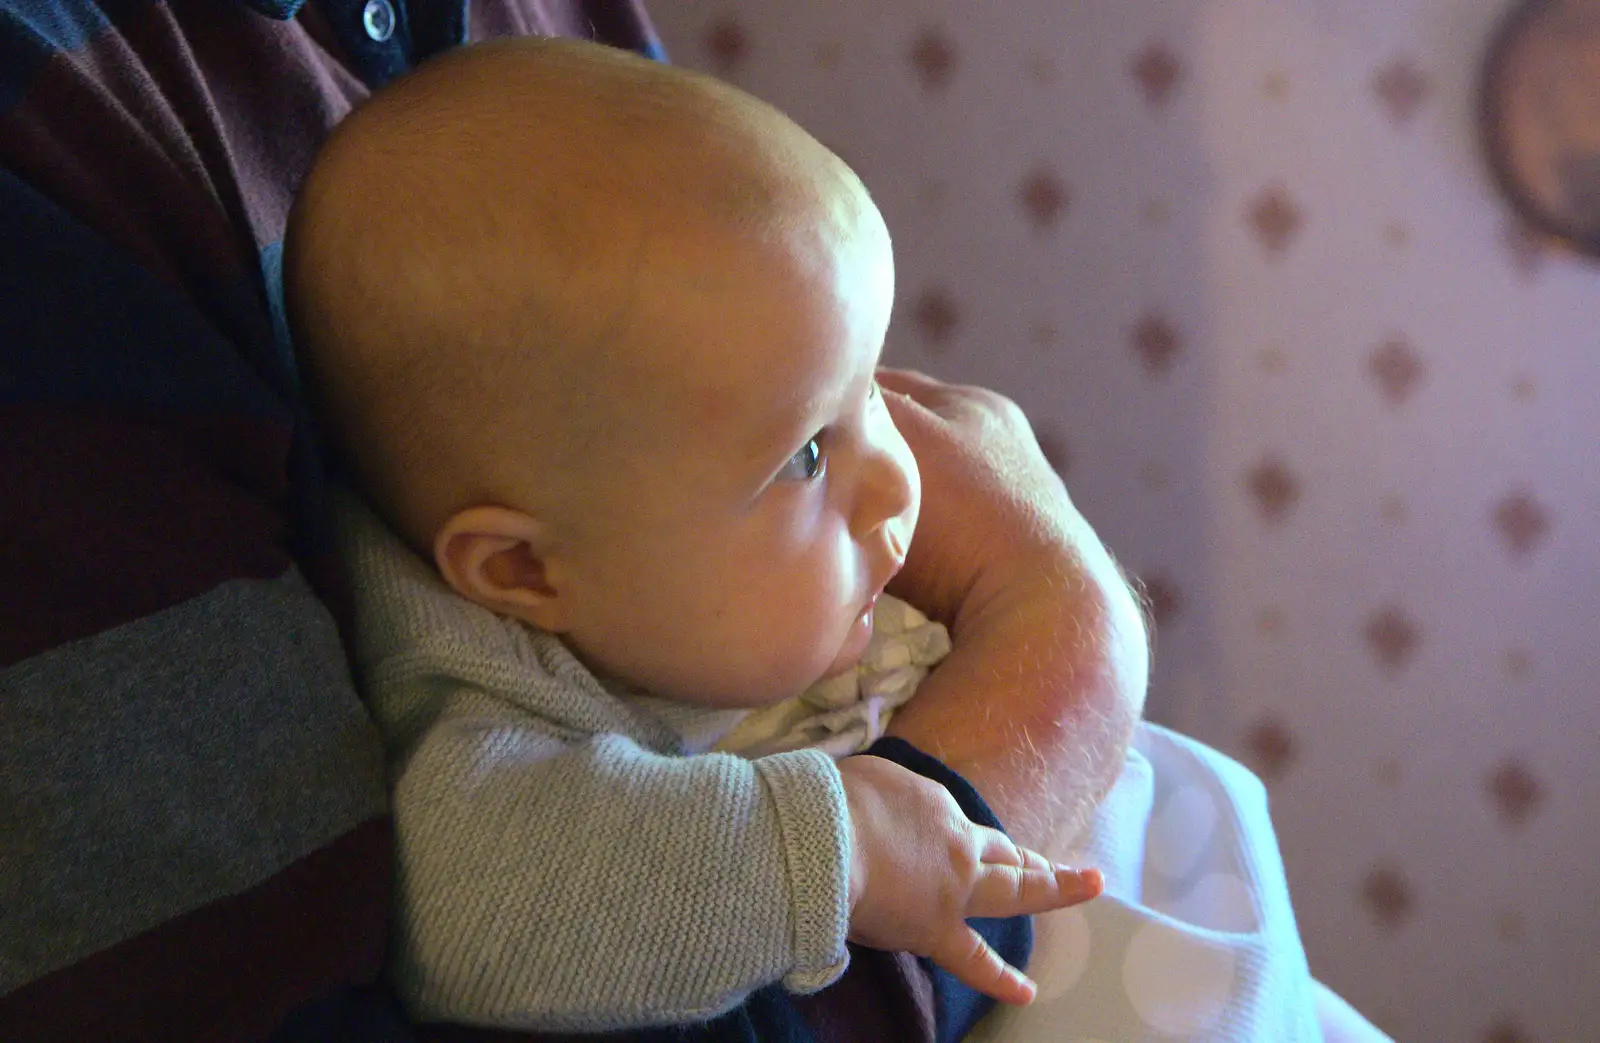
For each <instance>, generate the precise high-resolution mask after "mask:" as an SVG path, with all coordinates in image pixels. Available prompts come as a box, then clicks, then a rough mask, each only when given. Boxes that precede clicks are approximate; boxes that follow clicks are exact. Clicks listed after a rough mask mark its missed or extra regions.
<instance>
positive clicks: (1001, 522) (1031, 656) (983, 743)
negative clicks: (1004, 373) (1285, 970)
mask: <svg viewBox="0 0 1600 1043" xmlns="http://www.w3.org/2000/svg"><path fill="white" fill-rule="evenodd" d="M879 380H880V383H881V384H882V386H883V387H884V389H885V390H886V391H887V392H889V394H888V395H887V396H886V398H887V399H888V401H889V406H890V410H891V412H892V413H893V415H894V418H895V422H896V424H897V425H898V426H899V427H900V430H901V432H902V433H903V434H904V435H905V437H906V441H907V442H908V443H909V444H910V445H911V448H912V450H913V452H915V454H916V456H917V462H918V465H919V466H920V468H921V471H922V481H923V511H922V520H921V522H920V523H919V528H918V531H917V537H916V539H915V540H914V541H913V542H912V548H911V556H910V559H909V560H908V561H907V563H906V567H905V569H904V570H903V571H902V572H901V574H900V576H899V577H898V578H897V579H896V582H895V584H894V585H893V586H892V587H891V590H892V592H894V593H895V594H897V595H898V596H900V597H903V598H905V599H906V600H907V601H910V602H912V603H913V604H915V605H917V606H918V607H919V608H921V609H923V610H924V611H925V612H927V613H928V614H929V615H930V616H932V617H933V618H935V619H938V620H940V621H941V622H943V623H945V624H946V625H947V626H949V627H950V630H951V636H952V640H953V646H954V647H953V649H952V651H951V654H950V656H949V658H947V659H946V660H945V661H944V662H943V663H941V664H940V665H939V667H938V668H937V669H935V670H934V671H933V673H932V674H931V675H930V676H929V677H928V679H927V680H926V681H925V682H924V683H923V686H922V688H920V689H919V690H918V692H917V695H916V698H914V699H912V700H911V701H910V702H909V703H907V704H906V705H905V706H904V707H902V708H901V709H900V711H899V712H898V713H897V714H896V716H895V718H894V720H893V722H892V723H891V725H890V728H889V734H891V735H897V736H899V737H901V738H904V739H906V740H908V741H909V742H911V743H913V744H914V745H916V746H918V747H919V748H921V749H923V750H926V751H927V752H929V753H930V754H932V755H934V756H936V757H938V758H939V759H940V760H941V761H943V762H944V763H945V764H946V765H948V766H949V767H951V768H952V769H954V770H955V771H957V772H959V773H960V774H961V775H962V776H963V777H965V778H966V779H967V780H968V781H969V782H970V783H972V785H973V786H974V787H975V788H976V789H977V791H978V792H979V793H980V794H982V796H983V798H984V800H985V801H986V802H987V803H988V805H989V806H990V807H991V808H992V809H993V810H994V812H995V814H996V815H997V816H998V817H999V819H1000V821H1002V822H1004V823H1005V826H1006V830H1007V832H1008V833H1010V834H1011V836H1012V837H1013V838H1015V839H1016V840H1017V842H1018V843H1020V844H1024V845H1026V846H1028V847H1032V848H1036V849H1038V850H1040V851H1043V852H1044V853H1045V854H1047V855H1052V854H1058V853H1059V852H1061V851H1062V850H1064V849H1066V848H1067V847H1069V846H1070V845H1071V843H1072V841H1073V840H1074V839H1075V838H1076V837H1077V836H1078V835H1079V834H1080V833H1081V831H1082V830H1083V828H1084V827H1085V825H1086V824H1087V822H1088V818H1089V815H1090V813H1091V812H1092V810H1093V808H1094V806H1095V804H1096V803H1097V802H1098V801H1099V800H1100V798H1101V797H1102V796H1103V795H1104V794H1105V792H1106V791H1107V790H1108V789H1109V788H1110V786H1111V784H1112V783H1113V782H1114V781H1115V779H1116V776H1117V773H1118V772H1119V771H1120V770H1121V766H1122V759H1123V754H1124V751H1125V750H1126V748H1127V742H1128V739H1129V736H1130V735H1131V732H1132V729H1133V725H1134V723H1135V722H1136V721H1137V720H1138V717H1139V714H1140V711H1141V709H1142V707H1143V704H1144V693H1145V686H1146V683H1147V681H1148V676H1149V655H1148V646H1147V644H1146V637H1145V629H1144V622H1143V618H1142V616H1141V613H1140V611H1139V607H1138V605H1137V603H1136V601H1135V599H1134V597H1133V594H1132V592H1131V591H1130V589H1129V587H1128V585H1127V583H1126V582H1125V581H1124V579H1123V577H1122V575H1121V573H1120V571H1119V570H1118V569H1117V566H1116V564H1115V563H1114V562H1113V561H1112V559H1111V556H1110V554H1109V553H1108V552H1107V551H1106V549H1105V547H1104V546H1103V545H1102V544H1101V542H1100V540H1099V538H1098V537H1097V536H1096V535H1095V533H1094V531H1093V530H1092V529H1091V528H1090V527H1089V525H1088V523H1087V522H1086V521H1084V519H1083V517H1082V516H1081V515H1080V514H1079V513H1078V512H1077V510H1076V508H1075V507H1074V506H1073V504H1072V501H1071V498H1070V497H1069V496H1068V495H1067V490H1066V487H1065V485H1064V484H1063V483H1062V481H1061V479H1060V477H1059V476H1058V475H1057V474H1056V473H1055V471H1054V469H1052V468H1051V467H1050V465H1049V463H1048V462H1046V460H1045V459H1044V455H1043V453H1042V452H1041V451H1040V450H1039V447H1038V443H1037V441H1036V440H1035V439H1034V437H1033V434H1032V432H1031V430H1030V429H1029V427H1028V423H1027V420H1026V418H1025V417H1024V416H1023V414H1022V411H1021V410H1020V409H1018V408H1017V406H1016V405H1015V404H1014V403H1012V402H1010V401H1009V400H1007V399H1005V398H1004V397H1002V396H1000V395H998V394H996V393H994V392H991V391H985V390H982V389H978V388H972V387H962V386H955V385H950V384H945V383H942V382H940V381H937V380H934V379H932V378H930V377H926V376H924V375H922V374H918V373H912V372H908V371H896V370H884V371H881V372H880V377H879Z"/></svg>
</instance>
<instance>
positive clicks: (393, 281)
mask: <svg viewBox="0 0 1600 1043" xmlns="http://www.w3.org/2000/svg"><path fill="white" fill-rule="evenodd" d="M868 211H871V204H870V202H868V201H867V200H866V195H865V192H864V190H863V189H861V187H860V183H859V182H858V181H857V180H856V179H855V177H854V175H853V174H851V173H850V171H849V169H848V168H847V167H845V166H844V164H843V163H841V162H840V161H839V160H838V159H837V158H836V157H834V156H833V155H832V154H831V153H829V152H828V151H827V150H826V149H825V148H823V147H822V146H821V145H819V144H818V143H817V142H816V141H814V140H813V139H812V138H810V137H809V136H808V135H806V134H805V133H804V132H803V131H801V130H800V129H799V128H798V127H796V126H795V125H794V124H793V123H791V122H790V121H789V120H788V119H787V118H785V117H783V116H782V115H781V114H779V113H778V112H776V111H775V110H773V109H771V108H770V107H768V106H766V105H764V104H762V103H761V102H758V101H756V100H755V99H753V98H750V97H748V96H747V95H744V94H742V93H740V92H738V91H736V90H734V89H733V88H731V87H727V86H725V85H723V84H720V83H717V82H715V81H713V80H710V79H707V78H705V77H700V76H696V75H694V74H690V73H686V72H683V71H680V70H676V69H673V68H671V67H669V66H664V65H660V64H657V63H652V62H648V61H645V60H643V59H640V58H638V57H635V56H632V55H628V54H625V53H623V52H619V51H613V50H610V49H607V48H603V47H600V46H598V45H591V44H580V43H575V42H571V41H554V40H530V39H522V40H506V41H496V42H494V43H490V44H481V45H477V46H474V47H469V48H462V49H460V50H458V51H456V52H452V53H451V54H448V55H446V56H444V57H442V58H440V59H437V60H435V61H433V62H430V63H429V64H428V65H426V66H424V67H423V68H422V69H420V70H419V71H418V72H416V73H414V74H412V75H410V76H408V77H406V78H405V79H403V80H401V81H399V82H397V83H396V84H394V85H392V86H390V87H388V88H385V89H384V90H383V91H380V92H379V93H378V94H376V95H375V96H374V97H373V98H372V99H371V100H370V101H369V102H367V103H366V104H365V105H363V106H362V107H360V108H359V109H358V110H357V111H356V112H355V113H353V114H352V115H351V116H350V117H349V118H348V119H346V120H345V121H344V123H342V124H341V125H340V127H339V129H338V130H337V131H336V133H335V134H334V136H333V137H332V138H331V139H330V141H329V143H328V144H327V146H326V147H325V148H324V150H323V151H322V153H321V154H320V155H319V157H318V160H317V163H316V165H315V167H314V168H313V170H312V172H311V174H310V175H309V176H308V178H307V180H306V184H305V187H304V189H303V191H302V193H301V196H300V198H299V200H298V201H297V203H296V205H295V210H294V213H293V214H292V215H291V219H290V228H289V234H288V241H287V246H286V253H285V266H284V267H285V286H286V293H287V295H288V300H289V310H290V317H291V322H292V324H293V327H294V330H295V334H296V337H297V340H298V342H299V344H300V346H301V350H302V355H303V357H304V358H305V359H306V361H307V367H306V368H307V370H308V374H309V376H310V381H311V385H312V390H313V393H314V396H315V398H316V399H317V401H318V404H319V406H320V407H321V410H322V413H323V416H324V418H325V420H326V422H327V424H328V426H329V427H330V428H331V433H332V435H333V436H334V438H335V440H336V442H337V443H338V444H339V446H340V447H341V449H342V450H343V451H344V453H345V455H346V457H347V459H348V460H349V462H350V464H351V466H352V468H353V470H354V471H355V474H356V478H357V480H358V482H359V484H360V485H361V486H362V489H363V491H364V492H365V493H366V494H367V495H368V496H369V497H371V498H372V499H373V500H374V501H375V502H376V503H377V505H378V506H379V507H380V509H382V510H383V511H384V513H385V514H387V515H388V518H389V520H390V522H391V523H392V524H393V525H394V526H395V527H396V528H397V529H398V530H399V531H400V532H401V533H402V535H404V536H405V537H406V538H407V539H408V540H409V541H410V542H411V543H412V544H413V546H415V547H417V548H418V549H419V550H422V549H425V548H427V547H428V546H429V544H430V542H431V540H432V537H433V534H434V532H435V531H436V530H437V528H438V526H439V525H440V524H441V523H442V522H443V521H444V520H445V519H446V518H448V517H449V516H450V515H451V514H453V513H454V512H456V511H459V510H461V509H463V508H465V507H468V506H470V505H473V504H478V503H493V504H501V505H505V506H511V507H515V508H516V509H518V510H523V511H528V512H530V513H533V514H537V515H539V516H541V517H543V518H545V519H546V520H547V521H553V522H558V523H559V521H560V520H561V519H562V518H564V517H566V516H568V515H570V514H575V513H581V506H580V505H581V503H582V501H583V498H584V497H585V496H586V495H587V485H588V483H589V482H590V481H591V478H592V476H594V475H597V474H604V473H607V468H608V467H609V466H611V465H612V464H616V465H618V466H620V465H621V464H622V462H623V461H624V460H625V458H626V457H627V456H628V455H629V453H630V452H633V451H635V450H637V449H638V445H637V442H638V440H639V439H640V438H645V437H649V434H648V432H649V430H650V429H651V427H652V425H655V424H657V423H659V422H661V421H662V420H663V419H665V418H666V417H667V416H668V415H669V414H671V413H672V411H673V410H675V409H677V408H679V404H678V398H679V396H678V395H677V394H676V393H675V391H676V389H680V388H681V387H682V386H683V381H684V380H686V379H688V377H687V374H690V373H692V371H693V370H694V368H695V367H696V366H698V365H711V364H715V360H708V359H703V358H696V357H695V355H694V351H693V345H692V342H691V343H686V341H685V339H684V338H678V339H676V340H670V341H669V340H663V339H662V338H658V337H655V336H653V332H654V330H653V326H654V322H653V320H652V319H651V316H652V314H653V312H652V301H653V300H654V298H656V297H658V296H660V295H661V294H662V293H663V292H664V290H663V287H664V286H668V285H677V286H679V287H680V288H681V287H682V286H683V285H684V280H685V279H689V280H699V281H720V280H733V279H735V278H737V277H738V276H739V273H738V271H737V270H736V269H737V267H738V265H739V261H738V260H737V258H738V257H739V256H741V255H740V254H739V253H738V251H740V250H751V249H754V250H757V251H758V252H759V250H761V249H762V244H771V245H775V248H777V249H779V250H783V251H788V252H791V253H792V252H794V251H796V250H797V249H798V250H799V251H800V252H801V253H804V252H805V251H806V250H808V249H813V248H815V249H825V248H826V246H825V244H824V245H821V246H815V247H813V245H812V240H815V239H817V238H818V237H819V236H820V237H821V238H822V239H825V240H826V239H830V238H832V237H835V236H844V235H847V234H851V232H850V230H852V229H854V228H856V227H857V226H858V225H859V224H861V223H862V221H863V220H864V219H866V216H867V212H868ZM870 220H871V221H873V222H876V221H877V220H878V219H877V216H876V212H875V211H871V214H870ZM876 227H881V225H877V226H876ZM686 273H687V274H686ZM690 340H691V341H692V338H691V339H690Z"/></svg>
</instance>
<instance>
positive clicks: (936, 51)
mask: <svg viewBox="0 0 1600 1043" xmlns="http://www.w3.org/2000/svg"><path fill="white" fill-rule="evenodd" d="M910 57H911V70H912V72H914V73H915V74H916V77H917V81H918V82H919V83H921V84H922V87H923V89H924V90H927V91H938V90H942V89H943V88H944V87H945V86H947V85H948V84H949V83H950V80H951V78H952V77H953V76H954V75H955V72H956V45H955V44H954V43H953V42H952V41H951V39H950V37H949V36H947V35H946V34H945V33H944V32H942V31H941V30H939V29H934V28H927V29H924V30H922V32H921V33H919V34H918V35H917V38H916V40H915V41H913V42H912V44H911V53H910Z"/></svg>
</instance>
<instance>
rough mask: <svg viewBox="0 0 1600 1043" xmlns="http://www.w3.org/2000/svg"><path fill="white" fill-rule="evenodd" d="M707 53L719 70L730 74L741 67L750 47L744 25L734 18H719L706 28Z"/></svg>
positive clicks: (724, 73)
mask: <svg viewBox="0 0 1600 1043" xmlns="http://www.w3.org/2000/svg"><path fill="white" fill-rule="evenodd" d="M705 48H706V55H707V56H708V57H710V59H711V62H712V64H713V65H715V66H716V68H717V71H718V72H720V73H722V74H723V75H725V76H726V75H728V74H730V73H732V72H734V71H735V70H737V69H738V68H739V65H740V64H741V63H742V62H743V61H744V57H745V54H746V52H748V51H749V49H750V38H749V36H747V35H746V34H745V31H744V27H743V26H741V25H740V24H739V23H738V22H736V21H734V20H733V19H732V18H719V19H717V20H716V21H714V22H712V23H711V25H710V26H709V27H708V28H707V29H706V36H705Z"/></svg>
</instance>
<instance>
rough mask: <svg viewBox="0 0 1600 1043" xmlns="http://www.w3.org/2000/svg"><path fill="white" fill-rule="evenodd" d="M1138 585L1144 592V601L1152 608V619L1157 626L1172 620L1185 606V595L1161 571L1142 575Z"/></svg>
mask: <svg viewBox="0 0 1600 1043" xmlns="http://www.w3.org/2000/svg"><path fill="white" fill-rule="evenodd" d="M1138 586H1139V587H1140V588H1141V589H1142V590H1143V592H1144V603H1145V605H1146V606H1148V607H1149V609H1150V619H1151V621H1152V622H1154V623H1155V625H1156V626H1157V627H1161V626H1164V625H1166V624H1167V623H1169V622H1171V620H1172V619H1173V617H1175V616H1176V615H1177V614H1178V610H1179V609H1181V608H1182V607H1183V595H1182V594H1180V593H1179V592H1178V586H1177V584H1175V583H1173V582H1172V580H1171V579H1169V578H1168V577H1167V576H1165V575H1163V574H1161V573H1159V572H1157V573H1153V574H1151V575H1148V576H1140V577H1139V582H1138Z"/></svg>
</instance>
